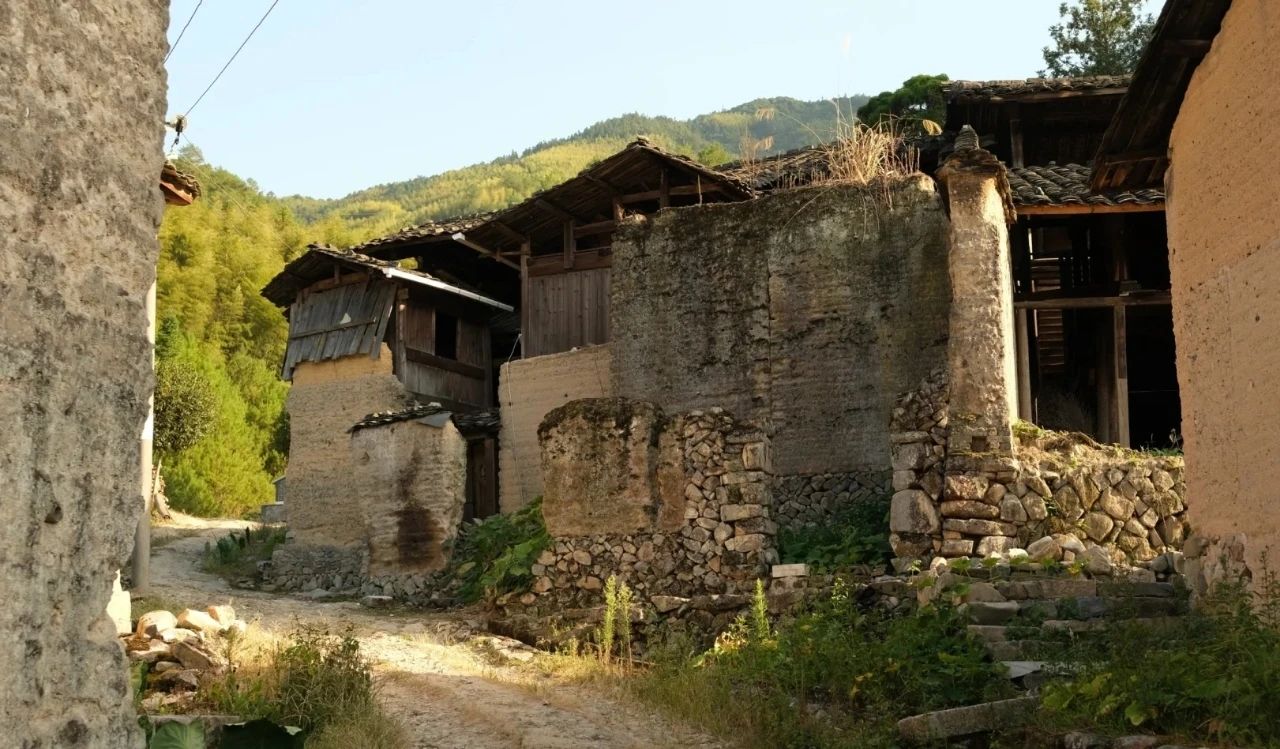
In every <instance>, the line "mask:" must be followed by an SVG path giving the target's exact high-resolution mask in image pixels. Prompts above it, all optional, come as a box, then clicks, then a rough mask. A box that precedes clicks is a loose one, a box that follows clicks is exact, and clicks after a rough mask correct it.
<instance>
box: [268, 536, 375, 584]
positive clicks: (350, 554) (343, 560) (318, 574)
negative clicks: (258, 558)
mask: <svg viewBox="0 0 1280 749" xmlns="http://www.w3.org/2000/svg"><path fill="white" fill-rule="evenodd" d="M367 556H368V554H367V553H366V551H365V550H364V549H363V548H360V547H339V546H317V545H310V544H307V545H299V544H294V543H288V544H283V545H281V546H278V547H276V550H275V551H274V552H273V553H272V555H271V563H270V567H269V570H270V572H269V574H268V575H267V579H268V581H269V584H270V586H271V587H272V589H274V590H299V591H304V592H305V591H313V590H325V591H333V592H335V593H339V592H340V593H350V594H352V595H354V594H355V593H356V592H357V591H358V590H359V589H360V586H361V583H362V581H363V579H364V575H365V569H366V568H367V566H368V562H367V561H366V557H367Z"/></svg>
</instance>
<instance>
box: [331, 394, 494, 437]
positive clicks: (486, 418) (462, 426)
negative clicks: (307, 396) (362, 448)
mask: <svg viewBox="0 0 1280 749" xmlns="http://www.w3.org/2000/svg"><path fill="white" fill-rule="evenodd" d="M441 413H447V414H449V416H450V418H451V420H452V421H453V424H454V426H456V427H457V428H458V431H459V432H461V433H462V434H463V435H464V436H473V435H475V436H480V435H492V434H497V433H498V427H499V426H501V424H502V420H501V417H500V415H499V411H498V409H496V408H491V409H482V410H479V411H468V412H465V413H464V412H454V411H450V410H449V409H447V408H445V407H444V406H441V405H440V404H439V403H434V402H433V403H427V404H425V405H424V404H422V403H415V404H413V405H412V406H409V407H407V408H402V409H399V410H396V411H379V412H377V413H371V414H369V415H368V416H366V417H364V418H363V419H361V420H360V421H357V422H356V423H355V425H353V426H352V427H351V429H350V430H349V431H352V432H357V431H359V430H361V429H371V428H373V427H382V426H387V425H388V424H398V423H400V422H402V421H413V420H415V419H423V418H426V417H428V416H435V415H436V414H441Z"/></svg>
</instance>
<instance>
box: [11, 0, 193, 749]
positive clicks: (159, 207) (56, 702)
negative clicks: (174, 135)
mask: <svg viewBox="0 0 1280 749" xmlns="http://www.w3.org/2000/svg"><path fill="white" fill-rule="evenodd" d="M2 7H3V10H0V70H3V71H4V72H3V74H0V143H2V144H3V146H2V147H0V227H3V230H0V393H3V396H4V397H3V398H0V424H2V425H4V429H3V431H0V568H2V569H3V574H0V601H3V602H4V605H3V606H0V632H3V633H4V637H3V638H2V639H0V674H4V687H3V690H2V694H0V737H3V740H2V741H0V744H2V745H3V746H11V747H46V748H52V747H68V748H69V747H76V749H126V748H128V747H141V746H142V745H143V736H142V732H141V730H140V729H139V727H138V724H137V721H136V718H135V716H134V711H133V707H132V704H131V700H130V693H129V692H130V690H129V675H128V668H127V665H126V663H125V659H124V652H123V649H122V648H121V647H120V644H119V642H118V641H117V640H116V627H115V625H113V624H112V622H111V619H110V618H108V616H107V604H108V602H109V601H110V600H111V590H112V581H113V579H114V578H115V575H116V571H117V570H119V569H120V567H121V566H122V565H123V564H124V563H125V561H126V560H127V559H128V557H129V548H130V544H131V541H132V538H133V532H134V529H135V527H136V526H137V523H138V516H139V514H140V513H141V512H142V504H143V503H142V492H141V491H140V482H139V468H138V466H139V461H140V459H141V454H140V445H139V440H138V437H139V435H140V434H141V433H142V429H143V424H144V422H145V420H146V416H147V402H148V399H149V398H150V396H151V390H152V382H153V377H152V369H151V344H150V342H149V341H148V340H147V314H146V300H147V290H148V289H149V288H150V287H151V284H152V282H153V281H154V280H155V269H156V256H157V253H158V245H157V242H156V232H157V230H158V228H159V224H160V219H161V216H162V214H163V209H164V201H163V198H162V195H161V192H160V184H159V183H160V170H161V167H162V166H163V164H164V153H163V143H162V139H163V137H164V126H163V120H164V116H165V79H164V68H163V57H164V53H165V49H166V46H167V45H166V44H165V28H166V26H167V25H168V12H167V8H168V3H166V2H162V1H161V0H118V1H117V2H111V3H94V2H88V1H87V0H76V1H73V2H59V3H49V2H16V3H15V2H6V3H5V4H4V5H3V6H2Z"/></svg>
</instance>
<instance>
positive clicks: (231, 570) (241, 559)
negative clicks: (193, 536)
mask: <svg viewBox="0 0 1280 749" xmlns="http://www.w3.org/2000/svg"><path fill="white" fill-rule="evenodd" d="M285 533H286V531H285V529H284V528H279V527H270V526H267V527H263V528H259V529H258V530H254V529H253V528H245V529H244V533H238V532H236V531H232V532H231V533H228V534H227V535H225V536H223V537H222V538H219V539H218V540H217V542H215V543H213V544H210V543H208V542H206V543H205V545H204V556H203V557H202V558H201V560H200V567H201V569H203V570H204V571H205V572H212V573H213V574H215V575H222V576H223V577H227V578H240V577H244V576H245V575H253V574H254V573H255V572H256V571H257V564H258V562H260V561H262V560H264V559H270V558H271V553H272V552H273V551H275V549H276V547H277V546H279V545H280V544H282V543H284V542H285Z"/></svg>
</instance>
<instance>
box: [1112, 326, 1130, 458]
mask: <svg viewBox="0 0 1280 749" xmlns="http://www.w3.org/2000/svg"><path fill="white" fill-rule="evenodd" d="M1111 314H1112V319H1113V321H1114V323H1115V326H1114V327H1115V335H1114V337H1113V338H1114V343H1115V384H1116V386H1115V398H1116V435H1115V437H1116V442H1118V443H1120V445H1122V446H1124V447H1129V446H1130V444H1129V335H1128V328H1129V325H1128V318H1127V316H1126V314H1125V308H1124V305H1117V306H1115V307H1113V308H1112V312H1111Z"/></svg>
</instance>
